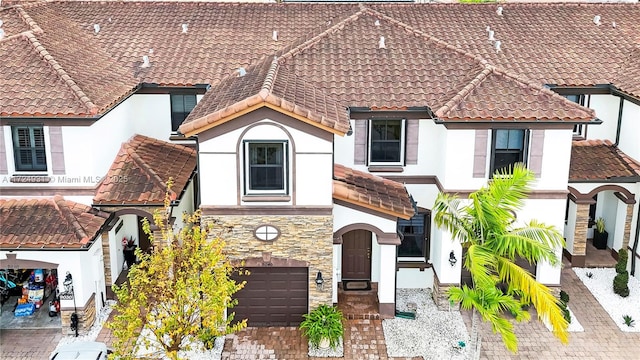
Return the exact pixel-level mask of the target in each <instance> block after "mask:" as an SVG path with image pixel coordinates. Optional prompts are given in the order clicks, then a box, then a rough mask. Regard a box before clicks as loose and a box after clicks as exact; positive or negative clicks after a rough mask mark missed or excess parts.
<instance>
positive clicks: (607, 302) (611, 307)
mask: <svg viewBox="0 0 640 360" xmlns="http://www.w3.org/2000/svg"><path fill="white" fill-rule="evenodd" d="M573 271H574V272H575V273H576V275H578V277H579V278H580V280H582V283H583V284H584V285H585V286H586V287H587V289H589V291H590V292H591V294H593V297H595V298H596V300H598V302H599V303H600V305H601V306H602V308H603V309H604V310H605V311H606V312H607V313H608V314H609V316H611V319H612V320H613V322H615V323H616V325H618V327H619V328H620V330H622V331H624V332H640V280H638V278H636V277H635V276H629V296H627V297H626V298H623V297H621V296H620V295H618V294H616V293H614V292H613V278H614V277H615V276H616V270H615V269H614V268H573ZM589 273H590V274H591V277H588V276H587V274H589ZM625 315H629V316H631V318H632V319H633V320H634V321H635V326H627V325H626V324H625V323H624V319H623V316H625Z"/></svg>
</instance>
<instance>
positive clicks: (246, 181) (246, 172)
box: [243, 140, 289, 195]
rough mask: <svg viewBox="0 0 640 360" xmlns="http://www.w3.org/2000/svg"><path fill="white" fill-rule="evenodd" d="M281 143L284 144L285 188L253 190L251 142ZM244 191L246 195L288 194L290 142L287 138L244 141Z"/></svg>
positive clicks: (283, 169)
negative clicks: (250, 163) (251, 180)
mask: <svg viewBox="0 0 640 360" xmlns="http://www.w3.org/2000/svg"><path fill="white" fill-rule="evenodd" d="M259 143H267V144H280V145H281V146H282V157H283V159H282V171H283V172H284V174H283V176H282V180H283V189H278V190H253V189H251V188H250V186H249V177H250V173H251V172H250V169H249V145H250V144H259ZM243 159H244V179H243V180H244V193H245V195H287V194H289V142H288V141H287V140H245V141H244V157H243Z"/></svg>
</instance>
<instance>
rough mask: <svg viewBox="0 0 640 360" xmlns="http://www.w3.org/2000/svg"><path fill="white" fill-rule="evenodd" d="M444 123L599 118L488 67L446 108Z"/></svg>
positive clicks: (443, 109) (441, 112)
mask: <svg viewBox="0 0 640 360" xmlns="http://www.w3.org/2000/svg"><path fill="white" fill-rule="evenodd" d="M435 114H436V116H438V118H439V119H443V120H445V121H446V120H458V121H459V120H465V121H468V120H484V119H492V120H495V121H514V120H516V121H578V122H583V121H585V120H591V119H595V117H596V115H595V111H594V110H592V109H587V108H584V107H582V106H576V105H575V104H572V102H571V101H569V100H567V99H566V98H564V97H563V96H560V95H558V94H557V93H555V92H553V91H551V90H549V89H545V88H544V87H542V86H540V85H537V84H534V83H532V82H530V81H529V80H527V79H525V78H522V77H517V76H514V75H512V74H509V73H505V72H502V71H499V70H496V69H492V67H490V66H487V68H486V69H485V70H484V71H483V72H482V73H481V74H479V75H478V77H476V79H474V80H473V81H472V82H471V83H469V85H467V86H466V87H465V88H464V89H462V90H461V91H460V93H458V94H456V96H454V97H453V98H452V99H451V100H449V102H447V103H446V104H445V105H444V106H443V107H441V108H440V109H438V110H436V112H435Z"/></svg>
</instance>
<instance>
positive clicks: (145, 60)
mask: <svg viewBox="0 0 640 360" xmlns="http://www.w3.org/2000/svg"><path fill="white" fill-rule="evenodd" d="M149 66H151V63H149V56H148V55H144V56H143V57H142V65H140V67H143V68H148V67H149Z"/></svg>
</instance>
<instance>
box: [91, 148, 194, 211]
mask: <svg viewBox="0 0 640 360" xmlns="http://www.w3.org/2000/svg"><path fill="white" fill-rule="evenodd" d="M196 161H197V160H196V151H195V150H194V149H191V148H188V147H186V146H182V145H178V144H171V143H168V142H165V141H161V140H157V139H153V138H150V137H146V136H143V135H135V136H133V137H132V138H131V139H130V140H129V141H127V142H126V143H124V144H122V147H121V148H120V151H119V152H118V155H116V158H115V160H114V161H113V163H112V165H111V168H110V169H109V171H108V172H107V175H106V176H105V178H104V179H103V180H102V181H101V182H100V184H99V185H98V189H97V191H96V196H95V197H94V198H93V203H94V204H95V205H117V204H158V205H160V206H161V205H162V203H163V201H164V197H165V193H166V190H167V186H166V183H167V181H168V180H169V178H173V187H172V189H171V190H172V194H171V196H172V198H173V199H176V198H177V197H178V194H180V193H181V192H182V191H183V190H184V189H185V188H186V186H187V184H188V182H189V179H190V178H191V175H192V174H193V171H194V170H195V167H196Z"/></svg>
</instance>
